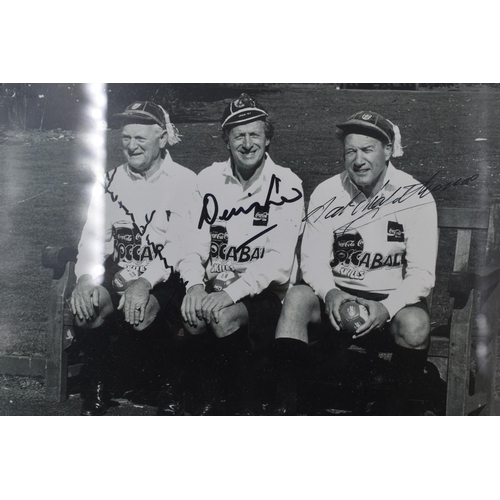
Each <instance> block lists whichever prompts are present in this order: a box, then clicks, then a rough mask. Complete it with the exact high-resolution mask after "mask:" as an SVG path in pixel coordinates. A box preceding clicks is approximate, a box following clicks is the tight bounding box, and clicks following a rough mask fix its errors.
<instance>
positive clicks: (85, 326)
mask: <svg viewBox="0 0 500 500" xmlns="http://www.w3.org/2000/svg"><path fill="white" fill-rule="evenodd" d="M113 312H114V307H113V303H112V300H111V297H110V295H109V293H108V291H107V290H106V289H105V288H104V287H99V305H98V307H97V309H96V314H95V317H93V318H91V319H90V320H88V321H87V320H85V319H83V320H81V319H80V318H79V317H78V316H75V335H76V338H77V341H78V342H79V344H80V348H81V350H82V352H83V354H84V355H85V365H84V367H83V369H82V377H81V378H82V382H83V384H82V385H83V387H82V396H83V404H82V409H81V415H85V416H96V415H104V414H105V413H106V411H107V410H108V407H109V401H110V392H109V361H110V360H109V357H110V356H109V353H110V347H111V339H110V336H111V335H112V334H113V333H114V329H115V326H116V325H115V322H114V319H113Z"/></svg>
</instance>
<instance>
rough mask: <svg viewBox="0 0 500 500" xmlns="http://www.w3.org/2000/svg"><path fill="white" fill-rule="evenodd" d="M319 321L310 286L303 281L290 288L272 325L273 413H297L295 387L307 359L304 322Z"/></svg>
mask: <svg viewBox="0 0 500 500" xmlns="http://www.w3.org/2000/svg"><path fill="white" fill-rule="evenodd" d="M320 323H321V308H320V301H319V298H318V297H317V296H316V294H315V293H314V291H313V290H312V288H310V287H309V286H307V285H298V286H294V287H292V288H290V290H288V292H287V294H286V297H285V301H284V303H283V309H282V311H281V316H280V319H279V322H278V327H277V329H276V341H275V362H276V372H277V383H276V398H275V402H274V405H273V408H272V414H273V415H295V414H296V413H297V406H298V388H299V384H300V381H301V379H302V375H303V372H304V367H305V364H306V359H307V346H308V343H309V340H308V326H309V325H310V324H320Z"/></svg>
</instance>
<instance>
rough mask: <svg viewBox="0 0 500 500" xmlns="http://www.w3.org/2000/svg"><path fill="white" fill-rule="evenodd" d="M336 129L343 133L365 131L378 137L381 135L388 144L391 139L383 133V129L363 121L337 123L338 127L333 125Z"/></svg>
mask: <svg viewBox="0 0 500 500" xmlns="http://www.w3.org/2000/svg"><path fill="white" fill-rule="evenodd" d="M335 126H336V127H337V128H339V129H340V130H342V131H343V132H348V131H349V130H366V131H371V132H375V133H377V134H379V135H382V136H383V137H385V138H386V139H387V140H388V141H389V142H392V140H393V139H392V138H391V137H390V136H389V135H388V134H387V132H385V131H384V130H383V129H381V128H380V127H377V126H376V125H374V124H373V123H370V122H367V121H364V120H356V119H354V120H349V121H348V122H345V123H339V124H338V125H335Z"/></svg>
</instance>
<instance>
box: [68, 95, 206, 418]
mask: <svg viewBox="0 0 500 500" xmlns="http://www.w3.org/2000/svg"><path fill="white" fill-rule="evenodd" d="M115 116H116V117H117V118H118V119H119V120H121V122H122V134H121V143H122V149H123V154H124V156H125V160H126V162H125V163H124V164H123V165H121V166H119V167H117V168H115V169H114V170H111V171H109V172H108V173H107V174H106V175H105V177H104V179H102V180H98V181H97V182H96V184H95V186H94V189H93V192H92V199H91V202H90V206H89V212H88V217H87V222H86V224H85V226H84V228H83V232H82V236H81V239H80V243H79V247H78V259H77V263H76V266H75V274H76V277H77V283H76V286H75V289H74V291H73V294H72V296H71V307H72V309H73V313H74V314H75V325H76V327H77V329H76V331H77V338H78V339H79V340H80V345H81V347H82V350H83V352H84V353H85V354H86V366H85V369H84V370H83V373H84V374H86V379H87V381H88V383H87V386H86V387H85V389H84V391H83V396H84V402H83V406H82V412H81V413H82V415H103V414H104V413H106V411H107V410H108V407H109V404H110V366H109V364H110V361H111V354H110V353H111V351H110V349H111V337H114V338H116V337H118V341H115V342H113V346H114V347H115V349H114V352H115V354H116V351H117V346H120V348H122V351H120V352H121V354H122V355H123V356H127V357H129V358H128V359H129V364H130V365H129V366H128V368H129V370H128V371H129V372H132V371H133V369H135V368H137V366H136V364H137V363H139V360H138V354H137V352H136V353H135V354H134V353H133V352H131V351H130V349H126V348H125V347H124V346H127V345H128V346H129V347H130V346H132V345H134V344H135V347H134V349H135V350H136V351H138V350H143V351H144V350H146V351H147V349H145V348H144V345H146V344H147V343H148V342H149V353H148V352H146V358H147V359H146V364H149V366H152V365H153V364H154V361H155V356H156V357H157V361H158V363H157V364H158V365H165V360H164V358H163V357H162V356H163V355H164V354H165V351H168V350H169V349H168V346H166V345H165V344H166V342H167V335H166V330H167V325H168V324H170V323H172V322H175V321H174V320H175V318H176V316H178V320H179V321H180V324H181V325H182V318H181V316H180V304H181V302H182V297H183V292H184V288H183V285H182V283H181V281H180V277H179V272H178V263H179V261H180V259H181V257H184V254H185V251H184V249H183V248H182V243H181V242H182V240H186V238H187V235H188V234H189V231H190V230H193V231H194V229H195V217H196V216H197V215H198V213H199V207H198V205H197V203H198V199H197V198H196V197H195V193H196V175H195V174H194V173H193V172H191V171H190V170H188V169H186V168H184V167H182V166H180V165H178V164H177V163H175V162H174V161H173V160H172V158H171V156H170V153H169V152H168V150H167V146H171V145H173V144H176V143H177V142H179V140H180V138H179V136H178V132H177V129H175V127H174V126H173V125H172V124H171V123H170V119H169V116H168V113H167V112H166V111H165V110H164V109H163V108H162V107H160V106H158V105H157V104H155V103H152V102H149V101H139V102H134V103H132V104H131V105H130V106H128V107H127V108H126V110H125V111H124V112H123V113H120V114H118V115H115ZM101 226H102V229H103V235H104V240H103V241H102V240H101V239H100V235H101V234H102V233H100V231H99V227H101ZM184 260H185V259H184ZM176 303H177V310H175V304H176ZM143 344H144V345H143ZM148 357H149V358H148ZM122 361H123V360H122ZM143 361H144V360H143ZM158 368H161V367H158ZM165 390H166V389H165ZM169 390H170V389H169ZM170 392H171V391H170ZM160 406H161V408H160V409H159V414H164V413H165V414H172V413H175V411H174V410H175V409H174V406H175V404H174V401H172V400H171V399H169V400H168V401H164V400H163V401H162V402H161V403H160ZM163 410H165V411H164V412H163ZM162 412H163V413H162Z"/></svg>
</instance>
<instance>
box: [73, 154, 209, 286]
mask: <svg viewBox="0 0 500 500" xmlns="http://www.w3.org/2000/svg"><path fill="white" fill-rule="evenodd" d="M199 210H200V208H199V197H198V196H197V194H196V174H195V173H194V172H192V171H191V170H188V169H187V168H185V167H182V166H181V165H179V164H177V163H175V162H174V161H173V160H172V158H171V156H170V154H169V153H168V151H167V154H166V157H165V158H164V160H163V162H162V164H161V166H160V168H159V169H158V170H157V171H156V172H155V173H154V174H153V175H152V176H151V177H150V178H148V179H145V178H144V177H143V176H141V175H139V174H137V173H135V172H133V171H132V170H131V169H130V168H129V167H128V165H127V164H123V165H121V166H119V167H117V168H116V169H114V170H112V171H110V172H108V173H107V174H106V175H105V177H104V179H103V180H98V181H96V183H95V184H94V187H93V190H92V197H91V201H90V205H89V209H88V215H87V221H86V223H85V226H84V228H83V232H82V236H81V238H80V243H79V245H78V259H77V263H76V266H75V274H76V277H77V279H78V278H79V277H80V276H82V275H84V274H90V275H92V276H93V277H94V278H97V277H98V275H99V274H100V273H102V264H103V263H104V261H105V260H106V259H107V258H108V257H109V256H111V255H113V260H114V261H115V262H116V263H118V265H119V266H120V267H123V268H128V269H131V271H132V273H133V274H135V275H139V276H142V277H143V278H145V279H147V280H148V281H149V282H150V283H151V285H152V286H155V285H156V284H158V283H161V282H163V281H166V280H167V279H168V277H169V276H170V273H171V271H172V269H173V270H178V263H179V260H180V259H181V257H183V256H184V255H185V254H186V250H185V247H184V245H185V244H186V242H188V241H190V236H189V235H190V232H193V231H194V230H195V224H196V221H197V219H196V217H197V216H198V214H199ZM101 217H102V218H103V219H102V224H101V223H100V222H99V221H100V218H101ZM186 265H189V262H186ZM99 269H100V271H99ZM181 277H182V276H181Z"/></svg>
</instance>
